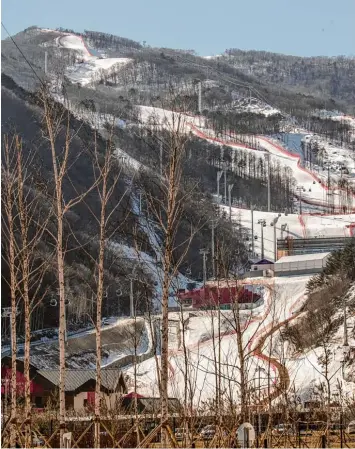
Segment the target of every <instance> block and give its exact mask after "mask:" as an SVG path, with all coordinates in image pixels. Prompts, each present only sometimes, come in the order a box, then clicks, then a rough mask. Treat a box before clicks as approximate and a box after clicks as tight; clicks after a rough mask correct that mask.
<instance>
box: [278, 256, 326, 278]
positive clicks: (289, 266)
mask: <svg viewBox="0 0 355 449" xmlns="http://www.w3.org/2000/svg"><path fill="white" fill-rule="evenodd" d="M330 254H331V253H314V254H299V255H297V256H284V257H281V259H279V260H278V261H276V262H275V264H274V272H275V276H288V275H292V274H308V273H320V272H321V271H322V270H323V268H324V267H325V266H326V263H327V260H328V258H329V256H330Z"/></svg>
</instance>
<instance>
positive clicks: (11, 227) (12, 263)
mask: <svg viewBox="0 0 355 449" xmlns="http://www.w3.org/2000/svg"><path fill="white" fill-rule="evenodd" d="M11 147H12V143H11V142H10V141H9V139H8V137H7V136H5V138H4V149H5V151H4V153H5V157H4V162H3V164H2V165H3V166H2V181H3V185H4V186H3V188H4V195H3V197H4V200H3V207H4V210H5V216H6V221H7V227H8V229H7V231H8V253H9V254H8V264H9V271H10V295H11V316H10V327H11V435H10V445H11V446H12V447H14V446H15V440H16V426H17V423H16V421H17V381H16V356H17V333H16V314H17V304H16V295H17V261H16V257H15V246H16V241H15V218H14V215H13V214H14V192H15V190H16V189H15V183H16V179H15V178H14V175H13V173H11V165H12V155H11Z"/></svg>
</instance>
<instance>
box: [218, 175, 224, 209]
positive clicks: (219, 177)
mask: <svg viewBox="0 0 355 449" xmlns="http://www.w3.org/2000/svg"><path fill="white" fill-rule="evenodd" d="M222 175H223V171H222V170H219V171H218V172H217V202H218V204H219V182H220V180H221V178H222Z"/></svg>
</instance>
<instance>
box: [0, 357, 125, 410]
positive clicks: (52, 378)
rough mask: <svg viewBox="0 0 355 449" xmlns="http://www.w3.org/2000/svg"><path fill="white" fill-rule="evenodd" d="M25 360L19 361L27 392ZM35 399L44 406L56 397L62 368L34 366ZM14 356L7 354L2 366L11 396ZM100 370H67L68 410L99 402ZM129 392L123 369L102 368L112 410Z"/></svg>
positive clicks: (20, 382)
mask: <svg viewBox="0 0 355 449" xmlns="http://www.w3.org/2000/svg"><path fill="white" fill-rule="evenodd" d="M23 371H24V363H23V361H20V360H18V361H17V379H18V381H17V391H18V394H19V395H21V393H23V391H24V376H23ZM30 377H31V402H32V403H33V404H34V405H35V406H36V407H37V408H43V407H45V405H46V404H47V402H48V400H49V398H51V399H55V397H56V395H57V394H58V388H59V369H52V370H48V369H46V370H38V369H37V368H36V367H34V366H31V367H30ZM10 378H11V359H10V357H4V358H3V359H2V367H1V383H2V388H1V393H2V395H7V394H8V395H10V392H11V384H10V382H9V380H10ZM95 388H96V371H95V370H92V369H76V370H73V369H67V370H66V372H65V402H66V408H67V409H70V408H71V409H74V410H76V411H79V410H82V409H85V408H86V407H90V406H91V405H93V404H94V402H95ZM125 393H127V387H126V383H125V379H124V376H123V374H122V371H121V370H119V369H108V368H102V370H101V394H102V398H103V399H104V400H105V402H106V405H107V408H109V409H111V408H114V407H116V406H117V404H118V403H120V400H121V397H122V395H124V394H125Z"/></svg>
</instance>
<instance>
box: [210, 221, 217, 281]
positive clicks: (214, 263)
mask: <svg viewBox="0 0 355 449" xmlns="http://www.w3.org/2000/svg"><path fill="white" fill-rule="evenodd" d="M216 226H217V220H215V219H212V220H211V231H212V232H211V258H212V276H213V279H216V261H215V255H214V230H215V228H216Z"/></svg>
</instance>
